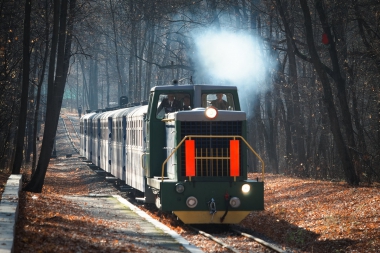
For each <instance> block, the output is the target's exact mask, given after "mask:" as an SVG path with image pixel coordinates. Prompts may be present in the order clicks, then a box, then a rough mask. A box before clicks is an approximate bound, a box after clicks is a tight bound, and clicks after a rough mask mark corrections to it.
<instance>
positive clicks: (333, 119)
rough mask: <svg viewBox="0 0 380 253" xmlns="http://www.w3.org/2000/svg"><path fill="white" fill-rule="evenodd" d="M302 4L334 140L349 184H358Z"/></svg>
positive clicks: (311, 51)
mask: <svg viewBox="0 0 380 253" xmlns="http://www.w3.org/2000/svg"><path fill="white" fill-rule="evenodd" d="M300 4H301V7H302V11H303V15H304V19H305V20H304V22H305V32H306V41H307V45H308V49H309V53H310V56H311V59H312V61H313V64H314V67H315V69H316V72H317V74H318V76H319V78H320V81H321V83H322V86H323V93H324V104H325V106H326V107H327V111H328V114H329V118H330V127H331V132H332V133H333V135H334V140H335V143H336V145H337V151H338V153H339V156H340V159H341V161H342V165H343V170H344V172H345V176H346V181H347V183H348V184H351V185H358V184H359V178H358V176H357V175H356V173H355V168H354V166H353V164H352V161H351V158H350V155H349V152H348V149H347V147H346V144H345V142H344V139H343V136H342V133H341V131H340V126H339V121H338V117H337V112H336V109H335V105H334V97H333V95H332V90H331V86H330V81H329V79H328V76H327V73H326V72H325V69H324V66H323V64H322V62H321V61H320V58H319V56H318V53H317V50H316V48H315V44H314V37H313V29H312V22H311V16H310V10H309V6H308V5H307V2H306V1H305V0H300Z"/></svg>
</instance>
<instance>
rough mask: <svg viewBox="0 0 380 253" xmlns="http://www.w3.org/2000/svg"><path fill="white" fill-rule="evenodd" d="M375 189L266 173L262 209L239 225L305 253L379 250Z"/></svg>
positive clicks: (379, 196)
mask: <svg viewBox="0 0 380 253" xmlns="http://www.w3.org/2000/svg"><path fill="white" fill-rule="evenodd" d="M251 176H253V177H254V175H251ZM379 190H380V187H379V185H378V184H377V185H375V186H371V187H349V186H347V184H345V183H343V182H328V181H316V180H305V179H299V178H291V177H286V176H281V175H271V174H267V175H266V178H265V211H263V212H255V213H252V214H251V215H250V217H248V218H246V219H245V220H244V221H243V222H242V225H244V226H245V227H249V228H253V229H254V230H255V231H258V232H260V233H261V234H263V235H265V236H267V237H269V238H271V239H273V240H275V241H276V242H279V243H282V244H283V245H287V246H291V247H292V248H297V249H299V250H300V251H304V252H379V250H380V191H379Z"/></svg>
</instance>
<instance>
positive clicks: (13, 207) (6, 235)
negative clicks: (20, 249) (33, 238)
mask: <svg viewBox="0 0 380 253" xmlns="http://www.w3.org/2000/svg"><path fill="white" fill-rule="evenodd" d="M21 185H22V175H20V174H18V175H16V174H12V175H10V176H9V178H8V180H7V183H6V185H5V189H4V192H3V195H2V199H1V202H0V217H2V219H0V227H1V230H0V253H12V252H13V244H14V235H15V229H16V222H17V217H18V201H19V193H20V191H21ZM10 235H12V236H10Z"/></svg>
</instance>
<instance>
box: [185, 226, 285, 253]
mask: <svg viewBox="0 0 380 253" xmlns="http://www.w3.org/2000/svg"><path fill="white" fill-rule="evenodd" d="M189 227H190V228H191V229H192V230H194V231H195V232H196V233H198V234H200V235H202V236H204V237H206V238H208V239H210V240H212V241H214V242H216V243H218V244H220V245H221V246H222V247H223V248H225V249H227V250H228V251H230V252H235V253H240V252H247V249H246V247H244V249H242V247H241V245H237V244H236V240H237V239H238V237H244V238H248V239H249V240H252V241H254V242H256V243H258V244H260V245H262V247H255V249H254V251H249V252H279V253H286V252H289V251H286V250H283V249H281V248H280V247H278V246H277V245H275V244H273V243H270V242H268V241H265V240H263V239H261V238H259V237H257V236H254V235H252V234H248V233H245V232H242V231H240V230H238V229H236V228H233V227H229V228H228V229H226V231H227V232H223V233H220V232H219V233H216V234H215V233H214V234H213V235H212V234H210V233H207V232H205V231H203V230H200V229H198V228H195V227H193V226H189ZM226 233H227V234H228V233H231V234H232V235H231V236H230V237H231V238H230V239H227V240H226ZM243 240H244V239H243ZM226 241H232V242H234V243H231V244H228V243H226ZM245 246H247V245H245ZM252 250H253V249H252Z"/></svg>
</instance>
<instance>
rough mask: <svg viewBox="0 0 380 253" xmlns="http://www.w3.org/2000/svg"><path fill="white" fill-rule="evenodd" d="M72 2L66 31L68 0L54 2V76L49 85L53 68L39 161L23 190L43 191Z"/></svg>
mask: <svg viewBox="0 0 380 253" xmlns="http://www.w3.org/2000/svg"><path fill="white" fill-rule="evenodd" d="M75 1H76V0H70V17H69V20H68V22H67V23H68V25H67V26H68V28H67V29H66V19H67V5H68V0H62V2H61V6H59V0H55V1H54V28H53V40H52V49H53V50H52V53H51V58H50V60H51V62H50V63H51V64H52V61H53V62H54V61H55V48H56V45H57V44H58V53H57V67H56V76H55V80H54V82H52V80H53V79H54V76H51V74H53V73H54V69H53V70H52V72H50V70H51V69H50V68H49V81H50V82H49V90H48V95H50V97H49V96H48V98H47V109H46V123H45V130H44V138H43V142H42V147H41V155H40V158H39V160H38V165H37V169H36V171H35V173H34V174H33V175H32V179H31V181H30V182H29V183H28V184H27V185H26V186H25V188H24V190H26V191H31V192H41V191H42V187H43V184H44V180H45V175H46V171H47V167H48V165H49V161H50V155H51V152H52V150H53V144H54V139H55V135H56V130H57V126H58V120H59V113H60V110H61V105H62V99H63V93H64V89H65V83H66V77H67V72H68V67H69V61H70V54H71V42H72V30H73V19H74V8H75ZM59 7H60V8H59ZM59 9H60V11H59ZM58 26H59V37H58ZM57 42H58V43H57ZM54 45H55V46H54ZM53 65H54V64H53Z"/></svg>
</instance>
